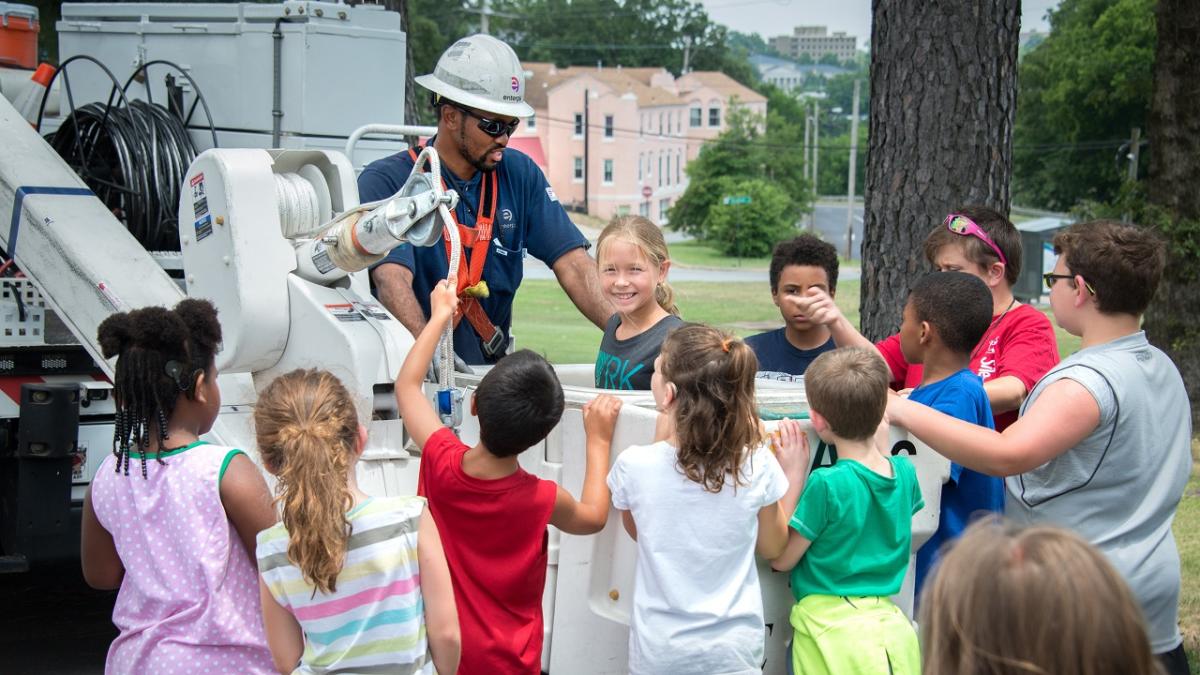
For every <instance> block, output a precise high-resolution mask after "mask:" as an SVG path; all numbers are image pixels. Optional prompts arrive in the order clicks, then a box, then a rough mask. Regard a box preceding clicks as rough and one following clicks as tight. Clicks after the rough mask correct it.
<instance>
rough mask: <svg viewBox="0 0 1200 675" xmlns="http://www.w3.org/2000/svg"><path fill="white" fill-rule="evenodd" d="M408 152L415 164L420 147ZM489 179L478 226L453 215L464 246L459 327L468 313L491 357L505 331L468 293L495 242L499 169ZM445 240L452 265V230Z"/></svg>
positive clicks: (483, 191) (460, 267)
mask: <svg viewBox="0 0 1200 675" xmlns="http://www.w3.org/2000/svg"><path fill="white" fill-rule="evenodd" d="M408 154H409V156H410V157H412V160H413V162H414V163H415V162H416V161H417V152H416V150H414V149H412V148H409V150H408ZM489 178H490V179H485V180H482V181H480V194H479V214H478V217H477V218H476V219H475V227H473V228H471V227H465V226H463V225H462V224H461V223H459V222H458V217H457V216H456V215H455V214H454V212H451V213H450V217H451V218H453V219H454V225H455V227H457V228H458V237H459V241H461V242H462V247H463V251H462V252H463V256H462V258H460V260H459V264H458V287H457V290H458V310H457V311H456V312H455V313H454V326H455V327H458V323H459V321H461V320H462V318H463V317H464V316H465V317H466V319H467V322H468V323H470V324H471V327H472V328H474V329H475V332H476V333H479V337H481V338H483V350H484V352H485V353H486V354H487V355H488V356H495V355H496V354H497V353H499V352H500V351H501V350H502V349H503V347H504V345H503V342H504V333H502V332H501V331H500V330H499V329H497V328H496V326H495V325H494V324H493V323H492V321H491V319H489V318H488V316H487V314H486V313H485V312H484V311H483V305H481V304H479V299H478V298H477V297H475V296H474V295H471V294H469V293H467V289H468V288H472V287H474V286H476V285H477V284H479V282H480V281H481V280H482V279H483V266H484V264H485V263H486V262H487V254H488V249H489V248H490V247H491V244H492V222H493V221H494V220H495V218H496V202H497V198H498V196H499V193H500V184H499V179H498V178H497V177H496V172H495V171H491V172H489ZM441 180H442V188H443V189H445V187H446V180H445V178H441ZM442 239H443V241H444V242H445V245H446V263H447V264H449V262H450V233H449V232H448V231H443V232H442ZM468 250H470V251H471V256H470V259H469V260H467V259H466V253H467V251H468ZM464 263H465V264H464Z"/></svg>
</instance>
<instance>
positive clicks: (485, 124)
mask: <svg viewBox="0 0 1200 675" xmlns="http://www.w3.org/2000/svg"><path fill="white" fill-rule="evenodd" d="M451 105H454V107H455V108H458V109H459V110H461V111H462V112H463V114H464V115H467V116H469V117H474V118H475V119H477V120H479V124H478V126H479V130H480V131H482V132H483V133H485V134H487V135H488V136H491V137H492V138H499V137H501V136H512V135H513V132H514V131H516V130H517V127H519V126H521V120H520V118H518V119H515V120H513V121H511V122H502V121H500V120H494V119H491V118H490V117H481V116H480V115H478V114H477V113H475V112H473V111H472V110H471V109H469V108H464V107H463V106H461V105H455V104H451Z"/></svg>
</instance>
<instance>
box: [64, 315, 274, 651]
mask: <svg viewBox="0 0 1200 675" xmlns="http://www.w3.org/2000/svg"><path fill="white" fill-rule="evenodd" d="M97 336H98V338H99V341H100V347H101V350H102V353H103V355H104V357H105V358H112V357H116V358H117V363H116V373H115V377H114V378H113V395H114V398H115V401H116V407H117V414H116V431H115V433H114V436H113V454H112V455H111V456H109V457H106V458H105V459H104V463H103V464H102V465H101V466H100V469H99V470H98V471H97V472H96V476H95V478H94V479H93V480H92V484H91V486H90V487H89V488H88V494H87V497H86V498H85V499H84V506H83V528H82V531H83V536H82V546H81V557H82V562H83V576H84V578H85V579H86V580H87V582H88V584H90V585H91V586H92V587H94V588H101V589H113V588H120V589H121V591H120V593H119V594H118V595H117V602H116V605H115V606H114V608H113V623H114V624H115V625H116V626H117V628H118V629H119V630H120V635H118V636H117V638H116V639H115V640H113V643H112V645H111V646H110V647H109V650H108V658H107V662H106V664H105V671H106V672H110V673H113V672H116V673H160V672H181V669H182V671H183V672H228V673H232V672H237V673H271V672H275V669H274V667H273V664H272V662H271V653H270V651H269V650H268V648H267V641H266V636H265V634H264V632H263V628H262V621H261V615H260V612H261V610H260V604H259V595H258V575H257V574H256V573H255V564H254V551H255V537H256V536H257V534H258V532H259V531H261V530H263V529H265V528H267V527H269V526H271V525H272V524H273V523H274V522H275V521H276V516H275V511H274V509H273V507H272V505H271V495H270V491H269V490H268V489H267V485H266V482H265V481H264V480H263V477H262V474H261V473H260V472H259V470H258V468H257V467H256V466H255V465H254V463H253V462H252V461H251V460H250V459H249V458H248V457H247V456H246V455H245V453H243V452H242V451H241V450H238V449H236V448H230V447H223V446H217V445H211V444H209V443H206V442H205V441H201V440H200V436H202V435H203V434H205V433H207V432H208V431H209V430H210V429H212V426H213V422H215V421H216V419H217V412H218V409H219V408H220V405H221V394H220V390H219V389H218V388H217V381H216V379H217V368H216V362H215V354H216V351H217V349H218V347H219V345H220V342H221V325H220V324H219V323H218V322H217V312H216V310H215V309H214V308H213V306H212V305H211V304H209V303H208V301H205V300H195V299H188V300H184V301H182V302H180V303H179V305H177V306H176V307H175V309H166V308H163V307H146V308H143V309H137V310H133V311H131V312H124V313H120V314H114V315H112V316H110V317H108V318H107V319H105V320H104V322H102V323H101V324H100V327H99V329H98V330H97ZM131 464H136V465H137V467H138V468H137V469H135V470H133V471H131V470H130V465H131Z"/></svg>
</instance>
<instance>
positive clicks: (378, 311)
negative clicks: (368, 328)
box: [354, 302, 392, 321]
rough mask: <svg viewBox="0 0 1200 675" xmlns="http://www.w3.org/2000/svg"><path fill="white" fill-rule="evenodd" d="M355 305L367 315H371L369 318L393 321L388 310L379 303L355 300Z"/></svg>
mask: <svg viewBox="0 0 1200 675" xmlns="http://www.w3.org/2000/svg"><path fill="white" fill-rule="evenodd" d="M354 307H355V309H357V310H358V311H359V312H360V313H361V314H362V315H363V316H365V317H369V318H371V319H375V320H377V321H391V320H392V317H391V316H390V315H388V313H387V311H386V310H385V309H384V308H383V306H382V305H380V304H379V303H375V302H355V303H354Z"/></svg>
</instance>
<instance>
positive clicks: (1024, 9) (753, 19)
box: [702, 0, 1059, 49]
mask: <svg viewBox="0 0 1200 675" xmlns="http://www.w3.org/2000/svg"><path fill="white" fill-rule="evenodd" d="M702 1H703V3H704V6H705V7H706V8H707V9H708V15H709V17H710V18H711V19H712V20H713V21H716V22H717V23H722V24H725V25H726V26H729V27H730V28H732V29H734V30H736V31H739V32H742V33H758V34H759V35H761V36H762V37H763V39H764V40H767V39H770V38H771V37H773V36H776V35H790V34H791V32H792V28H793V27H794V26H809V25H816V26H828V27H829V31H830V32H833V31H846V32H847V33H849V34H850V35H853V36H855V37H857V38H858V47H859V49H865V48H866V47H867V46H868V44H870V41H871V0H834V1H833V2H830V0H702ZM951 1H954V2H956V1H958V0H951ZM1058 3H1059V0H1022V2H1021V31H1022V32H1025V31H1029V30H1040V31H1043V32H1045V31H1048V30H1049V29H1050V25H1049V24H1048V23H1046V10H1048V9H1050V8H1051V7H1055V6H1057V5H1058Z"/></svg>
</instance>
